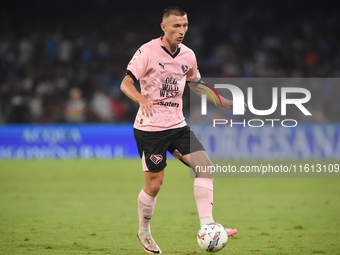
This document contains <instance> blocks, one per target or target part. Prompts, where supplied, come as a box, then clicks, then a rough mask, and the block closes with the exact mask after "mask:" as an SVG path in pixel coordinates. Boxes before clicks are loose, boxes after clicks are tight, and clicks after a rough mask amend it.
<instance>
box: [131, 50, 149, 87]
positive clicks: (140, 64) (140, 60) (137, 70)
mask: <svg viewBox="0 0 340 255" xmlns="http://www.w3.org/2000/svg"><path fill="white" fill-rule="evenodd" d="M147 66H148V54H147V52H146V51H145V50H144V49H143V48H142V47H141V48H139V49H138V50H137V51H136V53H135V54H134V55H133V57H132V59H131V60H130V62H129V64H128V66H127V74H129V75H130V76H131V77H132V79H133V80H134V81H135V82H136V81H138V80H139V79H140V78H141V77H143V76H144V74H145V73H146V70H147Z"/></svg>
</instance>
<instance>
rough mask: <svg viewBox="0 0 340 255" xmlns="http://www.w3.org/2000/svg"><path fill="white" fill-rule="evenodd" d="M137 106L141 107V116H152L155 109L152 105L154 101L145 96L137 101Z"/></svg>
mask: <svg viewBox="0 0 340 255" xmlns="http://www.w3.org/2000/svg"><path fill="white" fill-rule="evenodd" d="M139 107H140V108H141V109H142V114H143V116H146V117H152V116H153V113H154V112H155V111H156V110H155V107H154V102H153V101H150V100H148V99H146V98H142V99H141V100H140V101H139Z"/></svg>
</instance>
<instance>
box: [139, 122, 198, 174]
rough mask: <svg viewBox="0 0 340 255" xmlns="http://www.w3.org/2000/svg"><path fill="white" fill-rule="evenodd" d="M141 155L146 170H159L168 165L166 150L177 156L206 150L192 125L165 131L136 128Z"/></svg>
mask: <svg viewBox="0 0 340 255" xmlns="http://www.w3.org/2000/svg"><path fill="white" fill-rule="evenodd" d="M133 131H134V135H135V139H136V142H137V147H138V152H139V156H140V157H141V159H142V163H143V170H144V171H158V170H162V169H164V168H165V167H166V165H167V164H166V151H169V152H170V153H171V154H172V155H174V157H175V158H179V157H181V156H184V155H187V154H190V153H192V152H195V151H199V150H204V147H203V145H202V143H201V141H200V140H199V139H198V138H197V136H196V135H195V133H194V132H193V131H192V130H191V128H190V127H188V126H185V127H182V128H175V129H169V130H164V131H155V132H149V131H142V130H139V129H135V128H134V130H133Z"/></svg>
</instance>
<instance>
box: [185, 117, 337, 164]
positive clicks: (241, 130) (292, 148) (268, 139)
mask: <svg viewBox="0 0 340 255" xmlns="http://www.w3.org/2000/svg"><path fill="white" fill-rule="evenodd" d="M191 128H192V129H193V130H194V131H195V132H196V134H197V136H198V137H199V139H200V140H201V142H202V143H203V145H204V146H205V149H206V151H207V153H208V155H209V156H210V157H213V158H224V159H226V158H229V159H278V160H279V159H340V125H339V124H299V126H297V127H282V126H276V127H272V126H271V125H267V126H263V127H261V128H258V127H249V126H247V127H243V126H242V125H238V126H236V127H232V128H231V127H229V126H227V125H217V126H216V127H212V126H211V125H202V124H200V125H192V126H191Z"/></svg>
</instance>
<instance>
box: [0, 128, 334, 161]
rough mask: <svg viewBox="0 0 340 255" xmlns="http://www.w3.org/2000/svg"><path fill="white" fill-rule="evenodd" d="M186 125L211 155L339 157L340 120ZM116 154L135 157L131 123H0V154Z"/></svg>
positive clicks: (42, 156)
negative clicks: (285, 124)
mask: <svg viewBox="0 0 340 255" xmlns="http://www.w3.org/2000/svg"><path fill="white" fill-rule="evenodd" d="M191 128H192V129H193V130H194V131H195V132H196V134H197V136H198V137H199V138H200V140H201V141H202V143H203V144H204V146H205V149H206V150H207V153H208V155H209V156H211V157H212V158H230V159H318V158H323V159H340V124H323V125H320V124H301V125H299V126H297V127H295V128H285V127H271V126H269V127H262V128H251V127H235V128H230V127H227V126H222V125H221V126H216V127H215V128H211V127H210V126H204V125H191ZM121 157H139V155H138V151H137V146H136V143H135V139H134V136H133V127H132V124H87V125H3V126H0V159H52V158H59V159H71V158H85V159H88V158H121Z"/></svg>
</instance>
